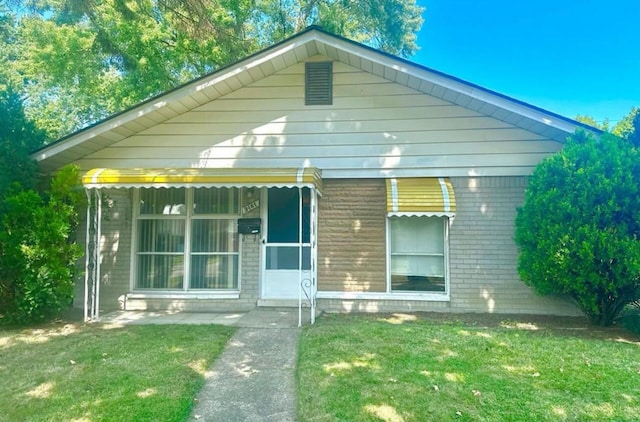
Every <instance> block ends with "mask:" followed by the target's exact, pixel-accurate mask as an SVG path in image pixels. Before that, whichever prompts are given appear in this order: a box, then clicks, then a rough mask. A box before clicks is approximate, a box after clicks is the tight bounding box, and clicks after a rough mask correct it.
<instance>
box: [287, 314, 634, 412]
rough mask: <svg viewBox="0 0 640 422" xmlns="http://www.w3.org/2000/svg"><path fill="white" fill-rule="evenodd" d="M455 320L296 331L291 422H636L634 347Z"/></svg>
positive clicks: (381, 321) (335, 323)
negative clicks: (295, 383)
mask: <svg viewBox="0 0 640 422" xmlns="http://www.w3.org/2000/svg"><path fill="white" fill-rule="evenodd" d="M455 318H456V317H455V316H452V317H450V318H449V319H443V320H439V321H433V320H431V321H430V320H429V319H420V318H419V316H418V317H416V316H415V315H402V314H395V315H391V316H344V315H329V316H326V317H323V318H320V319H319V320H318V322H317V323H316V325H315V326H313V327H306V328H305V329H304V331H303V333H302V336H301V339H300V358H299V365H298V390H299V401H298V404H299V410H298V412H299V416H300V418H299V420H301V421H388V422H391V421H393V422H400V421H405V422H408V421H427V420H434V421H447V420H460V421H465V420H473V421H483V420H484V421H498V420H499V421H505V420H506V421H531V420H535V421H544V420H548V421H557V420H594V421H595V420H597V421H601V420H617V421H631V420H640V342H639V341H638V339H633V338H630V335H627V334H626V333H624V332H616V331H606V332H599V331H597V330H595V329H579V328H575V327H574V328H573V329H551V328H542V327H540V326H539V325H536V324H530V323H524V324H523V323H518V322H515V321H512V322H506V323H502V324H500V323H496V324H494V325H493V326H492V327H490V328H488V327H485V326H482V325H481V324H477V323H473V322H469V321H456V320H455ZM619 334H621V335H619Z"/></svg>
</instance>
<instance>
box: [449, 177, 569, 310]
mask: <svg viewBox="0 0 640 422" xmlns="http://www.w3.org/2000/svg"><path fill="white" fill-rule="evenodd" d="M451 182H452V184H453V186H454V189H455V195H456V202H457V212H456V217H455V219H454V220H453V223H452V224H451V230H450V237H449V251H450V252H449V262H450V274H451V304H450V307H451V310H454V311H464V312H496V313H533V314H538V313H550V314H559V315H576V314H577V310H576V308H575V307H574V306H573V305H570V304H568V303H567V302H566V301H562V300H558V299H555V298H552V297H542V296H538V295H536V294H535V293H534V292H533V290H532V289H530V288H529V287H527V286H526V285H525V284H524V283H523V282H522V281H520V277H519V276H518V271H517V265H518V249H517V247H516V244H515V242H514V235H515V217H516V208H517V207H518V206H520V205H522V202H523V200H524V189H525V185H526V178H525V177H475V178H473V177H471V178H466V177H456V178H452V179H451Z"/></svg>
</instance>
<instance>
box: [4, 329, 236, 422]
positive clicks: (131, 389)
mask: <svg viewBox="0 0 640 422" xmlns="http://www.w3.org/2000/svg"><path fill="white" fill-rule="evenodd" d="M232 332H233V329H231V328H228V327H222V326H211V325H206V326H204V325H203V326H193V325H181V326H179V325H147V326H127V327H113V326H108V325H100V324H96V325H83V324H66V325H63V324H53V325H47V326H43V327H42V328H37V329H20V330H17V329H13V330H8V329H0V380H1V381H0V421H184V420H186V418H187V416H188V415H189V413H190V410H191V407H192V405H193V398H194V396H195V394H196V392H197V391H198V389H199V388H200V387H201V386H202V385H203V383H204V379H205V373H206V371H207V369H208V368H209V366H210V364H211V363H212V362H213V360H214V359H215V358H216V357H217V356H218V355H219V354H220V352H221V351H222V348H223V347H224V345H225V343H226V342H227V340H228V339H229V337H230V335H231V334H232Z"/></svg>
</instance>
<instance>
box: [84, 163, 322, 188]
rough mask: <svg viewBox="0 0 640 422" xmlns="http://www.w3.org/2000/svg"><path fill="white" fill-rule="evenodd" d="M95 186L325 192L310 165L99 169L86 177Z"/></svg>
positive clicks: (313, 168) (315, 169) (86, 183)
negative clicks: (304, 188)
mask: <svg viewBox="0 0 640 422" xmlns="http://www.w3.org/2000/svg"><path fill="white" fill-rule="evenodd" d="M82 184H83V185H84V187H85V188H87V189H92V188H152V187H153V188H166V187H210V186H216V187H262V186H265V187H300V186H307V187H314V188H316V189H317V190H318V191H319V192H322V172H321V171H320V170H319V169H317V168H315V167H306V168H136V169H131V168H129V169H115V168H96V169H93V170H90V171H88V172H87V173H85V175H84V176H82Z"/></svg>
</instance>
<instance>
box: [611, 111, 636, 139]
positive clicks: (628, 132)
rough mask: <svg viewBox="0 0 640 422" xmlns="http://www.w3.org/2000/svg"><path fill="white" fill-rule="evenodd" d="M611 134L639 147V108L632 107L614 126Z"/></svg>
mask: <svg viewBox="0 0 640 422" xmlns="http://www.w3.org/2000/svg"><path fill="white" fill-rule="evenodd" d="M611 133H613V134H614V135H617V136H619V137H621V138H624V139H627V140H628V141H630V142H631V143H632V144H633V145H635V146H640V107H633V108H632V109H631V111H630V112H629V114H627V115H626V116H624V117H623V118H622V120H620V121H619V122H618V123H617V124H616V125H615V126H614V128H613V129H612V130H611Z"/></svg>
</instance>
